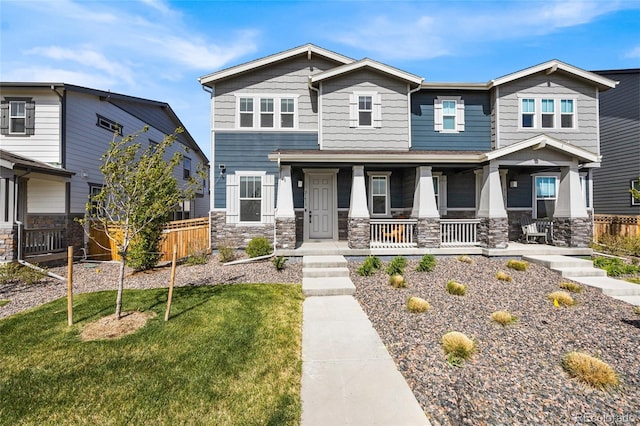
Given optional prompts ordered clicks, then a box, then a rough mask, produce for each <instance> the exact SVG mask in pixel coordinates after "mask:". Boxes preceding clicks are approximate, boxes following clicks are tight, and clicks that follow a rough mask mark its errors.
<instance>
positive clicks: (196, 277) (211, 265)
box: [0, 256, 302, 318]
mask: <svg viewBox="0 0 640 426" xmlns="http://www.w3.org/2000/svg"><path fill="white" fill-rule="evenodd" d="M119 267H120V266H119V264H118V263H82V262H78V263H75V264H74V268H73V291H74V293H86V292H91V291H100V290H116V289H117V281H116V280H117V274H118V269H119ZM49 271H51V272H53V273H55V274H57V275H60V276H63V277H65V276H66V275H67V267H66V266H64V267H57V268H49ZM170 279H171V265H170V264H166V265H161V266H160V267H158V268H155V269H154V270H151V271H147V272H137V273H136V272H134V271H133V270H130V269H127V271H126V275H125V281H124V288H125V289H147V288H159V287H168V286H169V281H170ZM301 282H302V261H296V260H295V259H289V261H288V262H287V263H286V265H285V269H284V270H283V271H277V270H276V268H275V267H274V266H273V264H272V263H271V259H266V260H261V261H255V262H251V263H244V264H237V265H229V266H223V265H222V264H221V263H220V262H219V261H218V259H217V257H216V256H209V257H208V263H207V264H205V265H193V266H189V265H186V264H185V265H178V267H177V268H176V280H175V285H176V286H197V285H217V284H232V283H301ZM66 295H67V285H66V283H63V282H61V281H58V280H56V279H53V278H48V277H47V278H45V279H43V280H42V281H40V282H38V283H36V284H31V285H26V284H22V283H8V284H0V300H9V301H10V302H9V303H8V304H6V305H4V306H0V318H4V317H7V316H9V315H13V314H15V313H17V312H21V311H24V310H25V309H29V308H33V307H36V306H39V305H42V304H43V303H47V302H50V301H52V300H55V299H58V298H60V297H65V296H66ZM114 307H115V299H114Z"/></svg>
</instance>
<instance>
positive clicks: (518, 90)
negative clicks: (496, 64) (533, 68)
mask: <svg viewBox="0 0 640 426" xmlns="http://www.w3.org/2000/svg"><path fill="white" fill-rule="evenodd" d="M526 96H532V97H543V96H549V98H554V99H559V97H566V98H567V99H576V105H575V106H574V108H575V120H577V127H576V128H574V129H543V128H539V127H538V128H534V129H519V127H518V126H519V123H520V113H519V100H520V99H521V98H522V97H526ZM497 102H499V106H498V108H499V112H498V113H499V117H498V129H497V130H498V133H499V134H498V138H499V139H498V141H497V144H498V147H504V146H507V145H511V144H514V143H516V142H520V141H522V140H525V139H529V138H531V137H534V136H537V135H539V134H541V133H545V134H547V135H549V136H551V137H554V138H557V139H560V140H564V141H567V142H569V143H571V144H573V145H576V146H579V147H581V148H584V149H586V150H588V151H591V152H595V153H598V152H599V151H598V149H599V147H598V121H597V120H598V105H597V102H598V101H597V89H596V88H595V86H593V85H591V84H588V83H586V82H583V81H581V80H578V79H575V78H571V77H569V76H568V75H567V74H563V73H562V72H560V71H558V72H555V73H553V74H551V75H546V74H545V73H544V72H540V73H537V74H534V75H531V76H528V77H525V78H521V79H518V80H515V81H512V82H509V83H505V84H503V85H501V86H500V93H499V98H498V100H497ZM536 108H538V105H536ZM556 108H559V105H556Z"/></svg>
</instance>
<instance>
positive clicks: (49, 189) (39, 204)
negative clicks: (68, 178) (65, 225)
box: [27, 178, 66, 214]
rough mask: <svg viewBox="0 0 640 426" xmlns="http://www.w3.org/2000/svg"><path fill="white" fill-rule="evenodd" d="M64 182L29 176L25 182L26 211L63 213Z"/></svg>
mask: <svg viewBox="0 0 640 426" xmlns="http://www.w3.org/2000/svg"><path fill="white" fill-rule="evenodd" d="M65 186H66V185H65V183H64V182H61V181H55V180H43V179H34V178H30V179H29V182H28V183H27V213H29V214H32V213H47V214H52V213H64V212H65V206H64V204H65V195H64V194H65Z"/></svg>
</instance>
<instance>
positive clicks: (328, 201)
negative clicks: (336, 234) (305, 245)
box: [307, 174, 335, 239]
mask: <svg viewBox="0 0 640 426" xmlns="http://www.w3.org/2000/svg"><path fill="white" fill-rule="evenodd" d="M334 177H335V175H333V174H321V175H320V174H318V175H314V174H310V175H308V182H309V188H308V189H309V193H308V194H309V197H308V204H307V206H308V208H307V210H308V211H307V217H308V221H309V223H308V226H309V238H310V239H327V238H328V239H332V238H333V225H334V224H333V220H334V214H335V206H334V205H333V204H334V194H333V191H334V189H333V188H334Z"/></svg>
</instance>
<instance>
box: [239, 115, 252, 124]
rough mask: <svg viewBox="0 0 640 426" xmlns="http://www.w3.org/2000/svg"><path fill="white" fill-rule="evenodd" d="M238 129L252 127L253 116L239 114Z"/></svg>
mask: <svg viewBox="0 0 640 426" xmlns="http://www.w3.org/2000/svg"><path fill="white" fill-rule="evenodd" d="M240 127H253V114H246V113H243V114H240Z"/></svg>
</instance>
